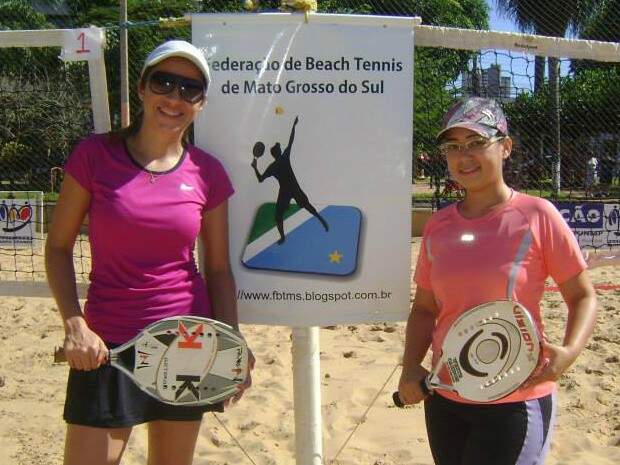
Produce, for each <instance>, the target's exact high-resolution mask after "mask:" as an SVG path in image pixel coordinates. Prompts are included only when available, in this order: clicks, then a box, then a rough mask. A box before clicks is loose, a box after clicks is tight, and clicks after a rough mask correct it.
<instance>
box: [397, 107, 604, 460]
mask: <svg viewBox="0 0 620 465" xmlns="http://www.w3.org/2000/svg"><path fill="white" fill-rule="evenodd" d="M437 137H438V139H439V144H440V145H439V147H440V151H441V153H443V155H444V156H445V161H446V163H447V166H448V170H449V171H450V174H451V175H452V177H453V178H454V179H455V180H456V181H457V182H458V183H459V184H460V185H461V186H463V188H464V190H465V196H464V198H463V199H462V200H461V201H459V202H456V203H453V204H451V205H449V206H447V207H445V208H443V209H441V210H439V211H437V212H436V213H435V214H434V215H433V216H432V217H431V218H430V220H429V221H428V222H427V224H426V226H425V229H424V233H423V240H422V245H421V248H420V254H419V256H418V261H417V266H416V270H415V278H414V279H415V282H416V284H417V288H416V292H415V300H414V303H413V307H412V311H411V315H410V317H409V321H408V323H407V329H406V338H405V349H404V356H403V371H402V374H401V377H400V381H399V386H398V395H399V397H400V400H401V401H402V402H403V403H405V404H415V403H418V402H422V401H424V410H425V419H426V428H427V433H428V438H429V444H430V448H431V452H432V454H433V458H434V460H435V463H436V464H437V465H516V464H521V463H528V464H533V463H536V464H542V463H543V462H544V458H545V455H546V453H547V451H548V448H549V444H550V442H551V436H552V432H553V428H554V421H555V412H556V405H557V403H556V381H557V379H558V378H559V377H560V376H561V375H562V373H564V372H565V371H566V370H567V369H568V367H570V366H571V364H572V363H573V362H574V361H575V359H576V358H577V356H578V355H579V353H580V351H581V350H582V349H583V347H584V346H585V344H586V342H587V340H588V338H589V336H590V334H591V333H592V330H593V327H594V324H595V319H596V296H595V292H594V289H593V287H592V285H591V283H590V280H589V278H588V274H587V271H586V263H585V261H584V259H583V256H582V254H581V251H580V249H579V245H578V243H577V241H576V239H575V237H574V235H573V234H572V232H571V230H570V229H569V228H568V225H567V224H566V222H565V221H564V219H563V218H562V216H561V215H560V213H559V212H558V211H557V210H556V208H555V207H554V206H553V205H552V204H551V203H550V202H548V201H547V200H544V199H541V198H538V197H532V196H529V195H526V194H523V193H520V192H516V191H514V190H513V189H511V188H510V187H509V186H508V185H506V183H505V182H504V178H503V173H502V166H503V162H504V160H505V159H506V158H508V157H509V156H510V152H511V149H512V141H511V139H510V137H509V136H508V125H507V121H506V118H505V116H504V113H503V111H502V109H501V107H500V105H499V104H498V103H497V102H496V101H494V100H491V99H486V98H479V97H472V98H469V99H465V100H462V101H459V102H457V103H456V104H455V105H453V106H452V108H450V109H449V110H448V112H447V113H446V115H445V118H444V122H443V127H442V129H441V131H440V132H439V134H438V135H437ZM548 276H551V277H552V278H553V279H554V280H555V281H556V282H557V283H558V285H559V288H560V291H561V294H562V297H563V298H564V301H565V302H566V304H567V307H568V315H567V323H566V328H565V335H564V340H563V341H562V342H561V343H558V344H556V343H552V342H550V341H548V340H546V339H545V338H544V334H545V333H544V324H543V319H542V314H541V309H540V301H541V298H542V294H543V292H544V287H545V286H544V284H545V280H546V279H547V277H548ZM503 299H509V300H514V301H517V302H519V303H521V304H522V305H524V306H525V307H526V308H527V309H528V310H529V312H530V313H531V315H532V317H533V320H534V322H535V325H536V327H537V328H538V330H539V333H540V334H541V335H542V336H543V337H542V353H543V354H544V355H543V357H542V358H541V360H540V364H539V367H538V369H537V371H535V372H534V375H533V376H532V377H530V379H529V380H528V381H526V382H525V383H524V384H523V385H522V386H521V387H520V388H518V389H517V390H516V391H515V392H513V393H512V394H510V395H508V396H507V397H504V398H502V399H499V400H496V401H494V402H492V403H484V404H483V403H476V402H472V401H469V400H467V399H464V398H461V397H460V396H459V395H458V394H457V393H455V392H451V391H447V390H442V389H436V390H435V391H434V393H433V394H432V395H428V396H427V395H425V393H424V391H423V390H422V388H421V385H420V382H421V381H422V380H423V379H424V378H425V377H426V376H427V374H428V371H427V370H426V369H425V368H424V367H423V366H422V361H423V360H424V357H425V355H426V353H427V351H428V349H429V347H431V346H432V351H433V364H435V363H436V362H437V361H438V359H439V357H440V354H441V347H442V344H443V339H444V337H445V335H446V333H447V331H448V329H449V328H450V326H451V325H452V323H453V322H454V321H455V320H456V319H457V318H458V317H459V316H460V315H462V314H463V313H464V312H466V311H467V310H469V309H471V308H473V307H476V306H478V305H480V304H483V303H486V302H490V301H494V300H503ZM440 376H441V374H440ZM442 381H443V382H447V381H448V380H447V379H442Z"/></svg>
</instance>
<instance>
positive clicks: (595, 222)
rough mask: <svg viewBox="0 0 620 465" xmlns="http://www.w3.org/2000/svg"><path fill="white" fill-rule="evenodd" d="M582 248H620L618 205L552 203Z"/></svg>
mask: <svg viewBox="0 0 620 465" xmlns="http://www.w3.org/2000/svg"><path fill="white" fill-rule="evenodd" d="M554 204H555V206H556V208H557V209H558V210H559V212H560V214H561V215H562V217H563V218H564V220H565V221H566V223H567V224H568V226H569V227H570V228H571V230H572V231H573V233H574V234H575V236H576V237H577V240H578V241H579V246H580V247H581V248H582V249H584V248H597V249H598V248H600V247H619V246H620V204H617V203H603V202H574V201H571V202H568V201H567V202H554Z"/></svg>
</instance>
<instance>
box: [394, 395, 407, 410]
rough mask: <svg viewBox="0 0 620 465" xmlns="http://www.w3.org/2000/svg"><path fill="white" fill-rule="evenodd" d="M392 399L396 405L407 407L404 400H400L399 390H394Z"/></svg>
mask: <svg viewBox="0 0 620 465" xmlns="http://www.w3.org/2000/svg"><path fill="white" fill-rule="evenodd" d="M392 400H393V401H394V405H396V406H397V407H398V408H405V404H404V403H403V401H402V400H400V396H399V395H398V391H394V392H393V393H392Z"/></svg>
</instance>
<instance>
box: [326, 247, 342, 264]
mask: <svg viewBox="0 0 620 465" xmlns="http://www.w3.org/2000/svg"><path fill="white" fill-rule="evenodd" d="M340 260H342V254H341V253H338V251H337V250H334V251H333V252H332V253H330V254H329V263H340Z"/></svg>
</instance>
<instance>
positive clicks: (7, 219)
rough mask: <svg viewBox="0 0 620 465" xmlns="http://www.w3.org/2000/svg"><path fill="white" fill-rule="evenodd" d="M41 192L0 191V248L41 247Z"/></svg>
mask: <svg viewBox="0 0 620 465" xmlns="http://www.w3.org/2000/svg"><path fill="white" fill-rule="evenodd" d="M42 224H43V192H29V191H28V192H16V191H11V192H8V191H0V247H1V248H10V249H23V248H28V249H30V248H32V247H33V246H34V242H35V241H39V244H40V245H39V247H41V246H42V243H43V242H42V240H43V233H42V226H41V225H42Z"/></svg>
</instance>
